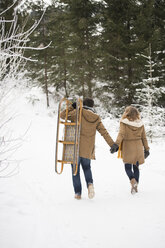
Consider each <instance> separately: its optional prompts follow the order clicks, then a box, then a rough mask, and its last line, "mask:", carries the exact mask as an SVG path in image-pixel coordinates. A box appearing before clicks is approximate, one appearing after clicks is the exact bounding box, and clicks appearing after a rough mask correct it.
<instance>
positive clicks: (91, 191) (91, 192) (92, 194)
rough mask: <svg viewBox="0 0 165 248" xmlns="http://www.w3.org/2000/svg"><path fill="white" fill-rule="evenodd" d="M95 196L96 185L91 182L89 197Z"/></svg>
mask: <svg viewBox="0 0 165 248" xmlns="http://www.w3.org/2000/svg"><path fill="white" fill-rule="evenodd" d="M94 196H95V191H94V187H93V184H92V183H90V184H89V185H88V197H89V199H92V198H93V197H94Z"/></svg>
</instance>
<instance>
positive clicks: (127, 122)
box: [120, 118, 144, 127]
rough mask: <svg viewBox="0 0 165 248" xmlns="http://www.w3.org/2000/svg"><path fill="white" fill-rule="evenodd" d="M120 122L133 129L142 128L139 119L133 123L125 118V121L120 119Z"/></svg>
mask: <svg viewBox="0 0 165 248" xmlns="http://www.w3.org/2000/svg"><path fill="white" fill-rule="evenodd" d="M120 122H122V123H124V124H127V125H129V126H133V127H142V126H143V125H144V124H143V122H142V120H141V119H138V120H135V121H129V120H128V119H127V118H125V119H121V120H120Z"/></svg>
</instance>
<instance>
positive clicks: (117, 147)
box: [110, 143, 119, 153]
mask: <svg viewBox="0 0 165 248" xmlns="http://www.w3.org/2000/svg"><path fill="white" fill-rule="evenodd" d="M118 150H119V146H118V145H117V144H115V143H114V144H113V145H112V146H111V149H110V152H111V153H115V152H117V151H118Z"/></svg>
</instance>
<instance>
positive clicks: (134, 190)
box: [130, 178, 138, 194]
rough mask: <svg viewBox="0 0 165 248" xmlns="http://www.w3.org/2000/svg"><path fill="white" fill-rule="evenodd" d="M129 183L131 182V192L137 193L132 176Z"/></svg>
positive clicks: (135, 182) (135, 183) (136, 184)
mask: <svg viewBox="0 0 165 248" xmlns="http://www.w3.org/2000/svg"><path fill="white" fill-rule="evenodd" d="M130 183H131V186H132V188H131V194H135V193H137V192H138V190H137V186H138V183H137V181H136V180H135V178H132V179H131V181H130Z"/></svg>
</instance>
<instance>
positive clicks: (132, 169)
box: [125, 164, 139, 182]
mask: <svg viewBox="0 0 165 248" xmlns="http://www.w3.org/2000/svg"><path fill="white" fill-rule="evenodd" d="M125 171H126V173H127V176H128V177H129V179H130V180H131V179H132V178H135V179H136V181H137V182H139V166H138V164H137V165H134V164H133V165H132V164H125Z"/></svg>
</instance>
